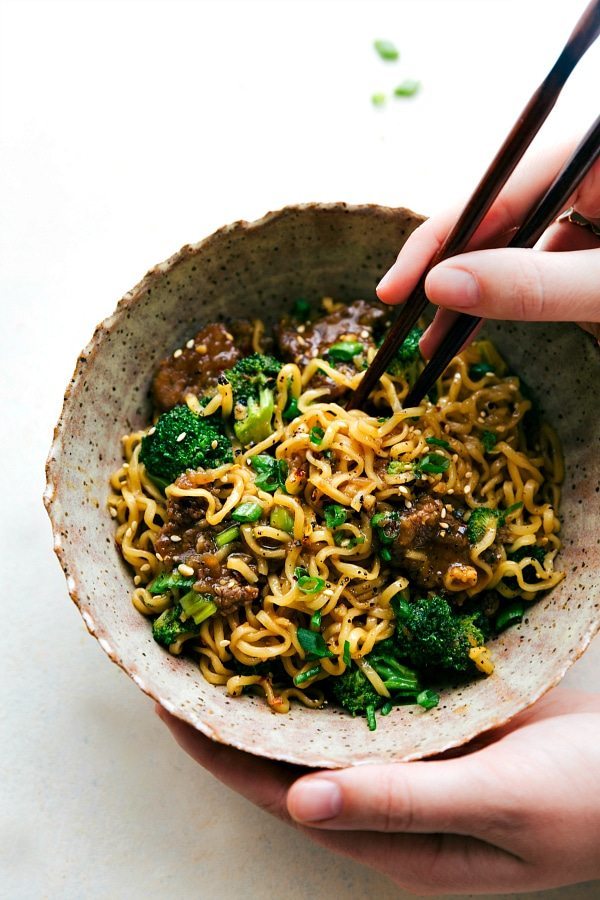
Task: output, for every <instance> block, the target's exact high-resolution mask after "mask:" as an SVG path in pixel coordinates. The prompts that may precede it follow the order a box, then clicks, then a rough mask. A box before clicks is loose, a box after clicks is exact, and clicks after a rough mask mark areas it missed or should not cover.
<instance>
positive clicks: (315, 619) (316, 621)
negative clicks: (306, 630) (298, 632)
mask: <svg viewBox="0 0 600 900" xmlns="http://www.w3.org/2000/svg"><path fill="white" fill-rule="evenodd" d="M321 616H322V613H321V610H320V609H317V610H315V611H314V613H313V614H312V616H311V617H310V628H311V631H318V630H319V629H320V627H321Z"/></svg>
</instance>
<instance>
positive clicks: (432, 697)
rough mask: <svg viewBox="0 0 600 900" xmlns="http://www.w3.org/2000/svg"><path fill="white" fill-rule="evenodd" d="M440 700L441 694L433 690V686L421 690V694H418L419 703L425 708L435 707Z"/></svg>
mask: <svg viewBox="0 0 600 900" xmlns="http://www.w3.org/2000/svg"><path fill="white" fill-rule="evenodd" d="M439 702H440V695H439V694H437V693H436V692H435V691H432V690H431V688H425V690H424V691H421V693H420V694H417V703H418V704H419V706H422V707H423V709H433V708H434V706H437V705H438V703H439Z"/></svg>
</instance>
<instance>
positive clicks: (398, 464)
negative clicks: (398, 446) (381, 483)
mask: <svg viewBox="0 0 600 900" xmlns="http://www.w3.org/2000/svg"><path fill="white" fill-rule="evenodd" d="M414 467H415V464H414V463H412V462H404V461H403V460H401V459H393V460H392V461H391V463H388V467H387V470H388V473H389V474H390V475H401V474H402V473H403V472H410V471H411V469H414Z"/></svg>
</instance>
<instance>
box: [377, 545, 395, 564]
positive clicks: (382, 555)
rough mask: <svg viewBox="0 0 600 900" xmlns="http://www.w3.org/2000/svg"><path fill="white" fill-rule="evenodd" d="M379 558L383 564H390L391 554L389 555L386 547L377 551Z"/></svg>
mask: <svg viewBox="0 0 600 900" xmlns="http://www.w3.org/2000/svg"><path fill="white" fill-rule="evenodd" d="M379 558H380V559H382V560H383V561H384V562H391V561H392V554H391V553H390V551H389V549H388V548H387V547H382V548H381V550H380V551H379Z"/></svg>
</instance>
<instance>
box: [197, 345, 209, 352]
mask: <svg viewBox="0 0 600 900" xmlns="http://www.w3.org/2000/svg"><path fill="white" fill-rule="evenodd" d="M207 349H208V348H207V346H206V344H196V353H206V351H207Z"/></svg>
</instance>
